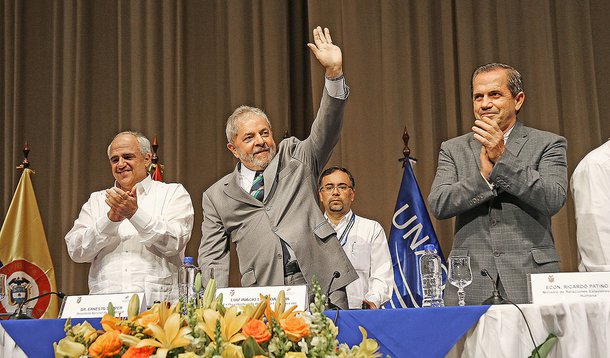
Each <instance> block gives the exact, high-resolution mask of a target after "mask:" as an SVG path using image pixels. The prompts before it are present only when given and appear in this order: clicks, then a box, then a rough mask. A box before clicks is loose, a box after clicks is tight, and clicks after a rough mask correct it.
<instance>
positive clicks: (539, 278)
mask: <svg viewBox="0 0 610 358" xmlns="http://www.w3.org/2000/svg"><path fill="white" fill-rule="evenodd" d="M529 276H530V281H529V286H528V291H529V292H528V293H529V298H530V302H532V303H536V304H548V303H558V302H575V301H578V302H583V301H599V300H609V301H610V272H561V273H559V272H558V273H538V274H531V275H529Z"/></svg>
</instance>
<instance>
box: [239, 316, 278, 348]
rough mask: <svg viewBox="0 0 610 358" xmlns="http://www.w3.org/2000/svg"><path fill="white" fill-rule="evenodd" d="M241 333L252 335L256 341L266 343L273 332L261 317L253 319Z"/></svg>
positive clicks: (247, 335)
mask: <svg viewBox="0 0 610 358" xmlns="http://www.w3.org/2000/svg"><path fill="white" fill-rule="evenodd" d="M241 333H243V334H244V336H246V337H252V338H254V340H255V341H256V343H264V342H267V341H268V340H269V338H271V333H270V332H269V330H268V329H267V325H266V324H265V323H264V322H263V321H261V320H259V319H251V320H250V321H249V322H248V323H246V324H245V325H244V327H243V328H242V329H241Z"/></svg>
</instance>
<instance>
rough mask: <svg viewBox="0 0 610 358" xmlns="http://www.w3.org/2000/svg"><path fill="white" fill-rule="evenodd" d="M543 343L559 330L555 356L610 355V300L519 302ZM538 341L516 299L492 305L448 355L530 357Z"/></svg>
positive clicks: (553, 355)
mask: <svg viewBox="0 0 610 358" xmlns="http://www.w3.org/2000/svg"><path fill="white" fill-rule="evenodd" d="M519 308H521V310H522V311H523V313H524V314H525V317H526V318H527V321H528V322H529V325H530V328H531V330H532V335H533V336H534V340H535V341H536V344H537V345H539V344H541V343H542V342H544V340H545V339H546V338H547V336H548V334H549V333H554V334H555V335H556V336H557V337H558V338H559V340H558V341H557V343H556V344H555V346H554V347H553V349H552V350H551V351H550V353H549V357H566V358H568V357H569V358H573V357H590V358H594V357H610V302H605V301H598V302H574V303H558V304H552V305H533V304H529V305H519ZM533 349H534V345H533V343H532V340H531V338H530V335H529V333H528V330H527V326H526V324H525V321H524V320H523V317H522V316H521V313H519V311H518V310H517V308H516V307H515V306H513V305H498V306H493V307H491V308H490V309H489V310H488V311H487V313H485V314H484V315H483V316H482V317H481V318H480V319H479V321H478V323H477V324H476V325H475V326H474V327H472V328H471V329H470V330H469V331H468V333H467V334H466V335H465V336H464V337H463V338H462V340H461V341H460V342H459V343H458V344H457V345H456V346H455V347H454V348H453V349H452V350H451V352H449V354H448V355H447V357H477V358H479V357H490V358H492V357H493V358H502V357H506V358H509V357H510V358H515V357H528V356H529V355H530V354H531V353H532V350H533Z"/></svg>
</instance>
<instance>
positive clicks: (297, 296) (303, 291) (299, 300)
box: [216, 285, 309, 311]
mask: <svg viewBox="0 0 610 358" xmlns="http://www.w3.org/2000/svg"><path fill="white" fill-rule="evenodd" d="M281 290H284V293H285V294H286V309H288V308H290V307H292V306H293V305H296V306H297V308H296V309H297V310H300V311H305V310H306V309H308V308H309V304H308V302H307V301H308V296H307V286H306V285H298V286H261V287H227V288H219V289H217V290H216V295H217V296H218V295H219V294H221V293H222V303H223V304H224V305H225V306H226V307H228V306H237V307H243V306H245V305H248V304H252V305H256V304H258V302H260V300H261V298H260V295H261V294H262V295H269V302H270V303H271V305H272V307H273V305H275V302H276V301H277V296H278V295H279V293H280V291H281Z"/></svg>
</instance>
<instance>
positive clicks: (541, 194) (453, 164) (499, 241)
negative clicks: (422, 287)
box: [428, 121, 568, 304]
mask: <svg viewBox="0 0 610 358" xmlns="http://www.w3.org/2000/svg"><path fill="white" fill-rule="evenodd" d="M566 146H567V144H566V140H565V138H563V137H560V136H558V135H556V134H553V133H549V132H544V131H540V130H537V129H533V128H529V127H525V126H523V125H522V124H521V122H519V121H517V123H516V124H515V126H514V127H513V130H512V132H511V133H510V135H509V138H508V141H507V143H506V150H505V152H504V154H503V155H502V157H501V159H500V160H499V161H498V162H497V163H496V164H495V165H494V168H493V170H492V171H491V175H490V182H491V183H493V185H494V189H493V190H492V189H490V187H489V186H488V184H487V183H486V182H485V180H484V179H483V177H482V176H481V174H480V169H479V166H480V161H479V153H480V150H481V143H480V142H479V141H477V140H476V139H475V138H474V137H473V133H468V134H465V135H462V136H460V137H457V138H454V139H451V140H448V141H446V142H444V143H442V144H441V151H440V154H439V158H438V169H437V172H436V177H435V178H434V183H433V184H432V190H431V192H430V195H429V197H428V202H429V204H430V210H431V211H432V213H433V214H434V216H436V217H437V218H438V219H447V218H451V217H455V218H456V220H455V237H454V241H453V248H452V251H451V254H453V255H457V254H467V255H468V256H470V259H471V267H472V274H473V282H472V284H471V285H470V286H469V287H467V288H466V302H467V303H468V304H480V303H481V302H482V301H483V300H485V299H486V298H487V297H489V296H490V295H491V292H492V284H491V282H490V281H489V279H488V278H487V277H482V276H481V275H480V272H481V269H483V268H486V269H487V270H489V272H490V274H491V275H492V277H494V279H495V277H496V275H497V273H499V274H500V278H501V280H502V284H503V286H504V288H505V290H506V293H507V294H508V297H505V298H508V299H510V300H512V301H513V302H515V303H525V302H527V301H528V298H527V274H528V273H541V272H558V271H559V256H558V255H557V252H556V250H555V245H554V241H553V235H552V234H551V216H553V215H554V214H556V213H557V212H558V211H559V209H561V207H562V206H563V205H564V204H565V202H566V195H567V194H566V193H567V188H568V177H567V163H566ZM450 286H451V285H449V284H447V291H446V295H445V297H446V298H445V300H446V302H449V303H452V302H457V299H456V295H455V292H456V291H455V290H454V289H453V287H450Z"/></svg>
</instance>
